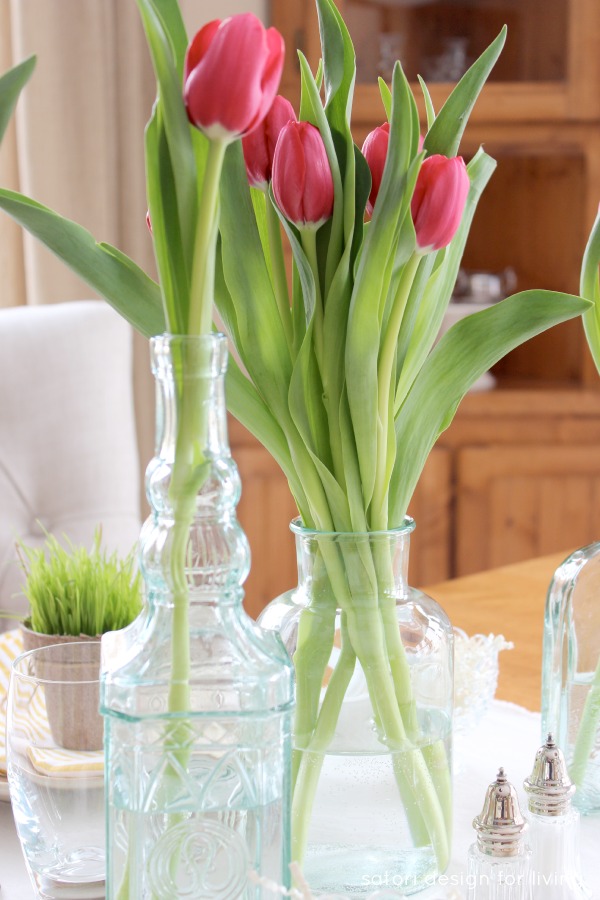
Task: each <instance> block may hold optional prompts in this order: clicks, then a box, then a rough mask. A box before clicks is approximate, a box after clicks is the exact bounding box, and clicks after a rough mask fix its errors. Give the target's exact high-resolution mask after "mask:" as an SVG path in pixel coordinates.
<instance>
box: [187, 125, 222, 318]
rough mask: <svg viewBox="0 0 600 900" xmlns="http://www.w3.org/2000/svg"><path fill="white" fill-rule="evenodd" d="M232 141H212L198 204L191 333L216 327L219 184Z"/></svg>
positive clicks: (191, 292) (190, 314)
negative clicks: (213, 318)
mask: <svg viewBox="0 0 600 900" xmlns="http://www.w3.org/2000/svg"><path fill="white" fill-rule="evenodd" d="M227 144H228V142H227V141H225V140H218V139H215V140H211V141H209V144H208V154H207V157H206V169H205V172H204V179H203V182H202V190H201V196H200V200H199V203H198V209H199V215H198V222H197V224H196V236H195V244H194V264H193V268H192V283H191V288H190V313H189V325H188V334H210V331H211V329H212V314H213V299H214V280H215V256H216V250H217V237H218V233H219V222H218V218H219V217H218V209H219V183H220V180H221V170H222V168H223V160H224V158H225V150H226V149H227Z"/></svg>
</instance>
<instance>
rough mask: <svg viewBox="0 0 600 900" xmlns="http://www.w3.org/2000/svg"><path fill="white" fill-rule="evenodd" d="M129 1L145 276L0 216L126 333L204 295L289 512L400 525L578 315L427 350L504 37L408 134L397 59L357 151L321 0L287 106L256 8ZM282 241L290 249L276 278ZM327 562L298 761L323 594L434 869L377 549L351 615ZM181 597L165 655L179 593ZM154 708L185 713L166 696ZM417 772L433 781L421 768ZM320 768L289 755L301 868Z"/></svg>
mask: <svg viewBox="0 0 600 900" xmlns="http://www.w3.org/2000/svg"><path fill="white" fill-rule="evenodd" d="M137 2H138V6H139V9H140V12H141V15H142V19H143V22H144V27H145V29H146V33H147V37H148V45H149V48H150V52H151V54H152V58H153V63H154V67H155V71H156V76H157V83H158V95H157V100H156V104H155V106H154V110H153V113H152V117H151V119H150V122H149V123H148V127H147V131H146V160H147V163H146V165H147V185H148V206H149V220H150V223H151V230H152V237H153V242H154V248H155V256H156V261H157V267H158V273H159V283H158V284H157V283H156V282H155V281H153V280H152V279H151V278H150V277H149V276H148V275H147V274H145V273H144V272H142V271H141V270H140V269H139V268H138V267H137V266H136V265H135V264H134V263H133V262H132V261H131V260H129V259H127V258H126V257H125V256H124V255H123V254H122V253H120V251H118V250H116V249H115V248H114V247H111V246H108V245H105V244H97V243H96V242H95V241H94V240H93V239H92V237H91V236H90V235H89V234H88V233H87V232H85V231H84V230H83V229H82V228H80V227H79V226H77V225H75V224H74V223H73V222H69V221H67V220H65V219H63V218H61V217H59V216H57V215H56V214H55V213H53V212H51V211H50V210H48V209H46V208H44V207H42V206H40V205H39V204H37V203H35V202H34V201H31V200H29V199H27V198H25V197H23V196H20V195H17V194H15V193H12V192H9V191H5V190H4V191H0V207H1V208H3V209H4V210H5V211H6V212H8V213H9V214H10V215H12V216H13V217H14V218H15V219H17V220H18V221H19V222H21V223H22V225H23V226H24V227H26V228H28V229H29V230H30V231H31V232H32V233H33V234H35V235H37V236H38V237H39V238H40V239H41V240H42V241H44V243H45V244H46V245H47V246H48V247H49V248H50V249H51V250H53V251H54V252H55V253H57V254H58V255H59V256H60V257H61V258H62V259H63V260H64V261H65V262H66V263H67V264H68V265H70V266H71V267H72V268H73V269H74V270H75V271H76V272H78V273H79V275H81V276H82V277H83V278H84V279H86V280H87V281H88V282H89V283H90V284H91V285H92V287H93V288H95V289H96V290H97V291H98V292H99V293H100V294H102V295H103V296H104V297H106V299H107V300H108V301H109V302H110V303H111V304H112V305H113V306H114V307H115V308H116V309H118V310H119V311H120V312H122V313H123V315H124V316H125V317H126V318H127V319H129V321H130V322H132V323H133V325H134V326H135V327H136V328H138V329H139V330H140V331H141V332H142V333H143V334H145V335H148V336H150V335H154V334H158V333H160V332H162V331H163V330H164V329H165V328H166V329H167V330H168V331H171V332H173V333H177V334H195V333H199V332H202V331H208V330H209V329H210V328H211V321H212V305H213V299H214V301H215V303H216V306H217V308H218V311H219V314H220V317H221V321H222V322H223V323H224V326H225V329H226V331H227V333H228V335H229V337H230V339H231V341H232V343H233V345H234V347H235V349H236V351H237V354H238V355H239V358H240V360H241V362H242V364H243V366H238V365H237V364H236V363H235V362H234V361H233V360H232V361H231V364H230V367H229V371H228V381H227V396H228V406H229V408H230V410H231V411H232V412H233V414H234V415H235V416H236V417H237V418H238V419H239V420H240V421H241V422H242V423H243V424H244V425H245V426H246V427H247V428H248V429H249V430H250V431H251V432H252V433H253V434H255V435H256V437H257V438H258V439H259V440H260V441H261V442H262V443H263V444H264V446H265V447H266V448H267V449H268V451H269V452H270V453H271V454H272V456H273V457H274V459H275V460H276V461H277V462H278V464H279V465H280V466H281V468H282V470H283V472H284V473H285V475H286V477H287V479H288V482H289V485H290V489H291V491H292V493H293V496H294V498H295V501H296V503H297V505H298V510H299V513H300V516H301V519H302V522H303V523H304V525H305V526H307V527H310V528H314V529H316V530H318V531H335V532H352V533H364V532H372V531H382V530H386V529H389V528H391V527H394V526H398V525H400V524H401V523H402V521H403V517H404V515H405V513H406V511H407V508H408V504H409V501H410V498H411V495H412V493H413V491H414V488H415V485H416V484H417V481H418V479H419V476H420V473H421V471H422V468H423V465H424V463H425V461H426V459H427V456H428V454H429V452H430V450H431V448H432V447H433V445H434V443H435V441H436V439H437V437H438V435H439V434H440V432H441V431H442V430H443V429H444V428H446V427H447V426H448V425H449V423H450V421H451V420H452V417H453V415H454V413H455V411H456V408H457V406H458V404H459V402H460V400H461V398H462V397H463V395H464V394H465V393H466V391H467V390H468V389H469V387H470V386H471V385H472V384H473V383H474V382H475V381H476V380H477V378H479V377H480V376H481V374H482V373H483V372H485V371H486V370H487V369H489V367H490V366H491V365H493V364H494V363H495V362H496V361H497V360H498V359H500V358H501V357H502V356H503V355H504V354H505V353H507V352H508V351H510V350H511V349H512V348H514V347H515V346H517V345H518V344H520V343H521V342H523V341H525V340H527V339H529V338H530V337H532V336H533V335H535V334H537V333H539V332H540V331H542V330H544V329H546V328H548V327H550V326H552V325H554V324H557V323H559V322H562V321H564V320H566V319H569V318H571V317H573V316H576V315H579V314H581V313H582V312H583V311H584V310H585V309H586V308H587V307H588V305H589V304H587V303H586V302H585V301H584V300H582V299H581V298H577V297H573V296H569V295H565V294H556V293H551V292H548V291H527V292H524V293H521V294H517V295H515V296H514V297H511V298H509V299H507V300H504V301H503V302H502V303H499V304H497V305H495V306H494V307H492V308H490V309H488V310H485V311H483V312H479V313H477V314H475V315H472V316H469V317H467V318H466V319H463V320H462V321H461V322H459V323H458V324H457V325H455V326H454V327H453V328H452V329H450V331H448V332H447V333H446V335H445V336H444V337H443V338H442V339H441V340H440V341H439V343H437V344H436V345H435V341H436V337H437V333H438V330H439V327H440V324H441V321H442V317H443V315H444V312H445V309H446V307H447V304H448V302H449V299H450V295H451V293H452V289H453V285H454V282H455V279H456V276H457V272H458V267H459V264H460V260H461V257H462V253H463V249H464V246H465V242H466V239H467V235H468V231H469V227H470V225H471V221H472V219H473V214H474V212H475V208H476V205H477V202H478V199H479V197H480V195H481V193H482V191H483V189H484V188H485V185H486V183H487V181H488V180H489V178H490V176H491V175H492V172H493V170H494V166H495V163H494V161H493V160H492V159H491V158H490V157H489V156H488V155H487V154H486V153H485V152H484V151H483V150H479V151H478V152H477V153H476V154H475V155H474V157H473V158H472V159H471V160H470V161H469V163H468V164H467V165H465V163H464V161H463V159H462V158H461V157H459V156H458V155H457V153H458V148H459V143H460V140H461V137H462V135H463V132H464V129H465V126H466V124H467V120H468V117H469V113H470V112H471V109H472V107H473V105H474V103H475V100H476V98H477V95H478V93H479V91H480V89H481V88H482V86H483V84H484V82H485V80H486V78H487V76H488V74H489V72H490V70H491V68H492V66H493V65H494V63H495V61H496V59H497V57H498V55H499V53H500V51H501V49H502V45H503V43H504V39H505V33H504V31H503V32H502V33H501V34H500V35H499V36H498V37H497V38H496V40H495V41H494V42H493V43H492V44H491V45H490V46H489V47H488V49H487V50H486V51H485V52H484V53H483V54H482V56H481V57H480V58H479V59H478V60H477V61H476V62H475V63H474V65H473V66H472V67H471V68H470V69H469V71H468V72H467V73H466V74H465V75H464V76H463V78H462V79H461V81H460V83H459V84H458V85H457V87H456V88H455V90H454V91H453V92H452V94H451V95H450V97H449V98H448V100H447V101H446V103H445V105H444V106H443V108H442V109H441V110H439V112H437V113H436V111H435V110H434V108H433V105H432V102H431V98H430V96H429V94H428V92H427V88H426V86H425V85H424V84H423V83H421V88H422V91H423V95H424V101H425V107H426V112H427V124H426V127H425V128H423V133H421V131H422V130H421V125H420V121H419V115H418V112H417V105H416V101H415V97H414V95H413V92H412V90H411V87H410V85H409V83H408V82H407V79H406V77H405V75H404V73H403V71H402V68H401V66H400V64H399V63H397V64H396V66H395V68H394V72H393V78H392V83H391V87H389V86H388V85H387V84H385V83H383V82H381V84H380V88H381V100H382V108H381V110H382V120H383V119H385V121H383V124H382V125H381V126H380V127H379V128H377V129H375V131H373V132H372V133H371V134H370V135H369V136H368V138H367V140H366V141H365V143H364V145H363V147H362V150H360V149H359V148H358V147H357V146H356V145H355V144H354V141H353V137H352V133H351V127H350V117H351V109H352V96H353V88H354V82H355V72H356V68H355V56H354V50H353V47H352V42H351V39H350V36H349V34H348V31H347V29H346V26H345V24H344V22H343V20H342V18H341V15H340V13H339V11H338V9H337V7H336V5H335V3H334V2H333V0H316V2H317V7H318V13H319V20H320V31H321V42H322V62H321V65H320V66H319V69H318V71H317V72H312V71H311V69H310V67H309V65H308V63H307V61H306V59H305V58H304V56H303V55H302V54H301V53H299V60H300V71H301V96H300V98H299V103H298V106H297V109H298V116H296V114H295V112H294V109H293V107H292V105H291V104H290V102H289V101H288V100H286V99H284V98H283V97H278V96H276V94H277V89H278V83H279V78H280V74H281V69H282V63H283V42H282V39H281V36H280V35H279V34H278V33H277V32H276V31H275V30H274V29H268V30H265V29H264V28H263V26H262V25H261V23H260V22H259V21H258V20H257V19H256V18H255V17H254V16H252V15H241V16H234V17H232V18H230V19H225V20H223V21H214V22H211V23H209V24H207V25H206V26H204V28H202V29H201V30H200V31H199V32H198V34H197V35H196V36H195V38H194V39H193V40H192V42H191V43H190V44H189V47H188V42H187V37H186V35H185V30H184V27H183V24H182V20H181V16H180V13H179V9H178V6H177V2H176V0H137ZM240 138H241V140H240ZM282 233H283V235H284V236H285V241H287V242H288V244H289V247H290V248H291V253H292V256H293V271H292V277H291V281H290V282H288V279H287V277H286V270H285V265H284V258H285V254H284V248H283V238H282ZM434 345H435V346H434ZM183 402H184V400H183V399H182V403H183ZM192 405H193V404H192ZM192 416H193V414H192V412H191V411H190V417H189V418H188V419H187V421H188V425H189V422H190V421H192V420H193V419H192ZM182 423H183V424H182V430H183V429H185V433H183V434H182V435H180V438H181V440H180V441H179V442H178V455H179V456H180V464H179V468H180V472H179V474H177V475H176V476H174V481H175V488H174V489H175V490H176V491H177V498H178V499H177V502H178V503H179V504H180V509H181V510H182V511H183V513H182V521H183V522H184V521H185V518H186V516H188V515H190V514H191V513H190V503H191V499H190V498H191V493H190V492H191V490H192V489H193V490H195V489H197V484H196V483H194V479H193V478H190V477H188V476H189V475H190V469H189V467H190V463H189V458H190V457H193V452H191V451H193V447H194V446H196V443H197V436H196V435H195V434H194V428H190V427H186V424H185V423H186V416H182ZM199 446H202V444H201V443H199ZM176 462H177V461H176ZM181 533H182V534H183V533H184V526H183V525H182V530H181ZM184 561H185V547H184V545H183V543H182V545H181V553H180V563H181V565H182V566H183V564H184ZM344 563H345V560H344V558H343V554H339V553H337V551H336V552H335V553H332V554H331V555H329V556H328V557H327V558H324V560H323V565H324V567H325V570H326V571H327V574H328V577H329V580H330V583H331V587H332V592H331V601H330V603H329V604H327V605H326V608H324V609H323V610H320V612H319V615H318V616H312V617H311V616H310V614H309V612H310V611H308V612H307V616H306V619H305V622H304V625H303V627H302V628H301V635H302V639H301V641H299V644H298V648H297V651H296V656H295V664H296V670H297V673H301V677H299V678H298V682H297V726H296V732H297V734H298V735H302V746H301V747H300V750H311V749H315V748H316V749H318V750H319V751H320V752H322V751H323V750H324V749H326V746H327V742H328V740H329V738H330V736H331V734H332V733H333V730H334V729H335V724H336V721H337V716H338V715H339V711H340V708H341V703H342V701H343V696H344V691H345V688H344V682H343V680H342V681H341V682H340V679H337V678H332V680H331V682H330V685H331V686H332V690H331V691H330V690H328V691H327V692H326V694H325V698H324V700H323V701H322V703H321V702H320V692H321V684H322V680H323V673H324V670H325V667H326V665H327V662H328V660H329V656H330V653H331V648H332V642H333V628H332V627H331V623H332V622H333V621H334V619H335V614H336V607H338V606H339V607H341V608H342V609H343V612H344V616H345V621H346V623H347V635H348V641H349V650H350V652H351V654H352V655H353V659H357V660H358V661H359V662H360V663H361V664H362V666H363V670H364V671H365V673H366V675H367V686H368V690H369V695H370V697H371V702H372V704H373V709H374V711H375V716H376V720H377V724H378V728H379V730H380V732H381V733H382V734H383V735H384V738H385V740H386V741H387V742H388V744H389V745H390V746H392V748H393V747H394V746H399V745H401V744H402V743H403V742H404V743H406V742H407V741H409V742H413V743H414V746H415V750H414V759H413V768H414V770H415V772H416V773H417V774H416V779H417V788H416V792H417V796H418V800H419V803H420V812H419V813H418V815H419V825H418V827H419V828H424V830H425V833H426V834H428V836H429V840H430V842H431V843H432V845H433V846H434V848H435V851H436V853H437V857H438V862H439V866H440V868H443V866H444V865H445V863H446V861H447V859H448V852H449V847H448V830H447V822H448V819H449V809H448V803H449V800H448V791H447V781H448V778H449V775H448V771H447V768H446V773H445V776H444V774H443V772H444V769H443V760H442V761H441V764H440V758H439V757H440V755H442V756H443V752H444V751H443V747H441V748H439V747H438V748H433V751H432V753H433V755H434V756H436V757H437V758H436V759H432V758H428V757H426V756H425V755H424V754H423V753H422V752H421V751H420V750H419V749H418V744H419V741H418V733H415V728H414V722H412V720H411V717H412V714H413V712H411V699H410V698H411V691H410V684H409V682H408V672H407V667H406V665H405V660H404V658H403V652H404V651H403V648H402V646H401V643H400V640H399V635H398V628H397V623H396V622H395V620H394V621H392V620H391V619H390V617H389V615H388V612H389V611H388V610H387V609H386V606H385V599H384V596H383V592H380V591H379V590H378V585H381V584H383V583H385V579H386V571H385V567H386V562H385V560H384V561H382V560H379V559H376V558H371V559H365V560H364V572H362V573H359V575H358V576H357V577H358V580H359V581H361V582H366V584H367V587H366V590H367V592H370V594H371V595H372V599H373V603H372V604H370V608H369V616H368V618H367V619H365V616H364V615H363V614H361V612H360V610H359V609H358V608H357V605H356V601H355V597H354V595H353V591H352V588H351V587H349V584H348V582H349V579H347V578H346V577H345V574H344ZM355 574H356V573H355ZM350 581H351V579H350ZM179 604H180V606H181V610H182V612H181V622H180V628H179V631H178V638H177V640H178V642H179V643H180V645H181V644H182V643H183V642H185V590H182V592H181V597H180V598H179ZM174 652H175V653H176V650H175V651H174ZM174 665H175V663H174ZM185 678H186V673H185V670H182V669H181V668H179V669H178V670H177V680H178V683H179V684H183V685H185ZM340 684H341V687H340ZM345 684H346V685H347V681H346V682H345ZM401 698H402V699H401ZM173 702H174V704H175V706H174V708H180V709H183V708H185V691H184V692H182V693H181V692H180V693H179V694H174V701H173ZM178 704H179V706H178ZM407 711H408V712H407ZM407 717H408V718H407ZM434 763H435V767H436V769H437V771H438V772H439V771H440V770H441V771H442V776H441V777H437V778H436V779H434V778H432V777H431V773H430V770H431V769H432V767H433V765H434ZM316 777H318V772H317V773H316V775H315V771H314V770H313V771H312V772H311V771H310V767H309V764H308V762H307V760H306V759H303V758H302V754H301V753H300V754H299V757H298V759H297V760H296V766H295V802H294V823H293V831H294V840H295V850H294V854H293V855H294V857H295V858H297V859H299V858H301V857H302V853H303V849H304V843H305V837H306V823H307V819H308V816H309V812H310V805H311V802H312V795H313V793H314V789H315V783H316ZM399 781H401V774H400V775H399ZM400 787H401V788H402V785H400ZM415 827H416V826H415Z"/></svg>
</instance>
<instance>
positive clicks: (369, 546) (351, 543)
mask: <svg viewBox="0 0 600 900" xmlns="http://www.w3.org/2000/svg"><path fill="white" fill-rule="evenodd" d="M291 527H292V531H293V532H294V534H295V537H296V557H297V563H298V575H299V583H300V587H301V589H302V590H303V591H304V592H305V593H306V594H307V595H308V596H312V597H314V596H315V594H316V593H318V591H319V590H320V589H321V586H322V589H323V591H325V592H326V593H328V592H330V586H329V582H330V580H331V578H332V575H334V574H335V571H336V569H339V566H338V563H341V568H342V569H343V571H344V573H345V578H346V579H347V582H348V583H347V585H346V587H347V589H348V590H349V591H351V592H352V593H353V594H354V595H360V594H365V595H370V594H372V593H373V592H375V593H377V592H378V591H379V592H381V591H382V590H383V591H385V592H386V593H387V594H389V595H390V597H391V596H393V597H395V598H396V599H399V598H401V597H403V596H405V595H406V594H407V591H408V555H409V547H410V535H411V532H412V531H413V530H414V521H413V520H412V519H410V518H408V517H407V518H406V519H405V521H404V523H403V525H402V526H401V527H400V528H395V529H391V530H389V531H373V532H320V531H312V530H310V529H306V528H303V527H302V525H301V523H300V522H299V520H295V521H294V522H292V526H291ZM340 586H341V585H340Z"/></svg>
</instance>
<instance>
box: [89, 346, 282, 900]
mask: <svg viewBox="0 0 600 900" xmlns="http://www.w3.org/2000/svg"><path fill="white" fill-rule="evenodd" d="M226 363H227V345H226V341H225V338H224V337H223V336H221V335H208V336H203V337H197V338H194V337H178V336H171V335H163V336H161V337H158V338H155V339H153V341H152V367H153V372H154V375H155V378H156V384H157V449H156V455H155V457H154V459H153V460H152V461H151V463H150V465H149V467H148V470H147V477H146V484H147V495H148V500H149V502H150V506H151V509H152V512H151V515H150V517H149V518H148V520H147V521H146V523H145V525H144V527H143V529H142V533H141V538H140V565H141V569H142V573H143V576H144V581H145V585H146V602H145V607H144V610H143V612H142V614H141V615H140V616H139V617H138V618H137V619H136V621H135V622H134V623H133V624H132V625H131V626H130V627H129V628H127V629H125V630H124V631H121V632H114V633H111V634H108V635H105V636H104V638H103V640H102V645H103V647H102V649H103V663H102V684H101V709H102V712H103V714H104V717H105V759H106V784H107V807H106V810H107V848H108V860H107V897H108V898H109V900H116V898H118V900H146V898H148V900H150V898H153V900H154V898H169V900H176V898H179V897H186V898H191V897H194V898H195V897H202V898H205V900H216V898H219V900H238V898H239V900H249V898H253V900H257V898H262V897H263V896H270V894H265V893H264V891H265V890H267V889H266V888H263V887H261V886H260V885H261V884H266V883H268V882H269V881H270V882H275V883H277V884H278V885H283V886H286V885H287V886H289V877H290V875H289V868H288V867H289V861H290V860H289V796H290V783H289V779H290V754H291V736H290V735H291V715H292V709H293V670H292V666H291V662H290V660H289V657H288V656H287V653H286V651H285V650H284V647H283V644H282V643H281V641H280V640H279V638H278V637H277V636H275V635H274V634H269V633H266V632H264V631H262V630H261V629H259V628H258V626H256V625H255V623H254V622H253V621H252V620H251V619H250V618H249V617H248V616H247V615H246V613H245V612H244V610H243V607H242V597H243V591H242V587H241V586H242V583H243V581H244V579H245V577H246V575H247V573H248V567H249V552H248V545H247V541H246V538H245V536H244V534H243V532H242V530H241V528H240V526H239V524H238V522H237V520H236V516H235V508H236V504H237V502H238V498H239V493H240V486H239V478H238V474H237V469H236V466H235V464H234V462H233V461H232V459H231V455H230V451H229V446H228V440H227V425H226V411H225V399H224V375H225V369H226ZM190 498H191V499H190Z"/></svg>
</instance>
